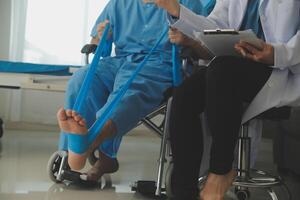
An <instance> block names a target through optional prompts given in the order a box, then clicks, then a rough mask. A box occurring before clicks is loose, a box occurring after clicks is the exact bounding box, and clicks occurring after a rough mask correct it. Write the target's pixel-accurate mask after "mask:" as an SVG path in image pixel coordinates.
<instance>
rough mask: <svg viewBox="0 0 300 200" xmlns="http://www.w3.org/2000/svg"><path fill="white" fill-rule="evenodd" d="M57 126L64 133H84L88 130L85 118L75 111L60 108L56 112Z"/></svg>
mask: <svg viewBox="0 0 300 200" xmlns="http://www.w3.org/2000/svg"><path fill="white" fill-rule="evenodd" d="M57 120H58V124H59V127H60V129H61V130H62V131H64V132H66V133H73V134H86V133H87V132H88V130H87V127H86V123H85V120H84V119H83V118H82V117H81V116H80V115H78V114H77V113H76V112H75V111H71V110H64V109H63V108H60V109H59V110H58V112H57Z"/></svg>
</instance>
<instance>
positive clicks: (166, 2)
mask: <svg viewBox="0 0 300 200" xmlns="http://www.w3.org/2000/svg"><path fill="white" fill-rule="evenodd" d="M154 1H155V3H156V5H157V6H159V7H161V8H163V9H165V10H166V11H168V13H170V15H172V16H174V17H179V13H180V4H179V3H178V1H177V0H154Z"/></svg>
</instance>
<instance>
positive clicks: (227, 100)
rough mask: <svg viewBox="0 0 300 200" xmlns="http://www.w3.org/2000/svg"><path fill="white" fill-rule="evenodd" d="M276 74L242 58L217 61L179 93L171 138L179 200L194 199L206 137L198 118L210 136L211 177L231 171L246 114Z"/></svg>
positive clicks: (174, 98) (173, 112) (180, 87)
mask: <svg viewBox="0 0 300 200" xmlns="http://www.w3.org/2000/svg"><path fill="white" fill-rule="evenodd" d="M271 73H272V68H270V67H268V66H267V65H266V64H262V63H257V62H254V61H251V60H248V59H244V58H238V57H229V56H226V57H218V58H216V59H214V60H213V61H212V62H211V64H210V66H209V67H208V68H206V69H204V70H200V71H198V72H196V73H195V74H193V75H192V76H191V77H190V78H188V79H186V80H185V81H184V82H183V84H182V85H181V86H179V87H178V88H176V89H175V91H174V95H173V103H172V108H171V119H170V134H171V148H172V153H173V161H174V170H173V173H172V178H171V180H172V181H171V186H172V190H173V192H174V194H175V196H176V197H177V198H176V199H185V200H189V199H195V198H196V196H197V194H198V191H197V180H198V176H199V169H200V162H201V158H202V152H203V134H202V128H201V123H200V118H199V114H200V113H202V112H204V111H205V114H206V116H207V121H208V127H209V129H210V131H211V134H212V140H213V142H212V149H211V153H210V154H211V156H210V157H211V160H210V172H212V173H216V174H221V175H222V174H226V173H228V172H229V171H230V170H231V169H232V162H233V159H234V149H235V145H236V142H237V138H238V133H239V129H240V125H241V119H242V114H243V104H244V103H245V102H251V101H252V100H253V99H254V97H255V96H256V94H257V93H258V92H259V91H260V89H261V88H262V87H263V86H264V85H265V83H266V81H267V80H268V78H269V77H270V75H271Z"/></svg>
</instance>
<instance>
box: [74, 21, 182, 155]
mask: <svg viewBox="0 0 300 200" xmlns="http://www.w3.org/2000/svg"><path fill="white" fill-rule="evenodd" d="M167 32H168V28H166V29H165V30H164V31H163V33H162V35H161V37H160V38H159V39H158V40H157V42H156V44H155V45H154V47H153V48H152V49H151V51H150V52H149V53H148V55H147V56H146V57H145V58H144V60H143V61H142V62H141V63H140V64H139V65H138V66H137V67H136V70H135V71H134V72H133V74H132V75H131V77H130V78H129V80H128V81H127V82H126V83H125V84H124V85H123V86H122V87H121V89H120V91H119V92H118V94H117V95H116V97H115V98H114V99H113V101H112V102H111V103H110V104H109V105H108V106H107V107H106V109H105V110H104V111H103V113H102V115H101V116H100V117H99V118H98V119H97V120H96V122H95V123H94V124H93V125H92V127H91V128H90V129H89V131H88V134H85V135H78V134H71V133H70V134H68V147H69V150H71V151H72V152H74V153H77V154H82V153H84V152H86V151H87V150H88V148H89V146H90V145H91V144H92V143H93V142H94V141H95V139H96V137H97V136H98V134H100V131H101V129H102V128H103V126H104V125H105V123H106V121H107V120H108V119H109V117H110V115H111V114H112V112H113V111H114V110H115V109H116V108H117V106H118V104H119V102H120V101H121V99H122V97H123V96H124V95H125V93H126V92H127V90H128V89H129V87H130V85H131V84H132V82H133V80H134V79H135V78H136V76H137V74H138V73H139V72H140V71H141V70H142V68H143V67H144V66H145V64H146V62H147V61H148V60H149V58H150V56H151V55H152V53H153V52H154V51H155V50H156V49H157V47H158V45H159V44H160V43H161V41H162V39H163V38H164V37H165V35H166V34H167ZM107 33H108V28H107V27H106V29H105V31H104V33H103V36H102V39H101V41H100V44H99V46H98V48H97V51H96V55H95V56H94V59H93V61H92V64H91V66H90V69H89V72H88V73H87V75H86V77H85V80H84V82H83V85H82V87H81V89H80V92H79V98H77V99H76V103H75V105H76V107H75V106H74V108H73V109H74V110H75V109H76V110H75V111H76V112H78V113H80V111H81V109H82V105H83V102H80V101H84V100H85V97H86V94H87V91H88V89H89V86H90V82H91V80H92V79H93V74H94V71H95V68H96V66H97V65H98V63H99V60H100V56H98V55H97V54H99V52H98V51H103V50H102V49H103V48H102V45H103V46H104V45H105V40H104V39H105V38H106V36H107ZM103 38H104V39H103ZM100 53H101V52H100ZM177 55H178V54H177V48H176V46H175V45H173V48H172V57H173V58H172V61H173V67H174V69H173V84H174V86H178V85H179V84H180V82H181V79H180V78H179V76H180V69H179V68H180V65H179V60H178V56H177ZM94 65H95V66H94ZM92 70H93V71H92ZM90 71H91V72H90ZM81 95H84V96H81Z"/></svg>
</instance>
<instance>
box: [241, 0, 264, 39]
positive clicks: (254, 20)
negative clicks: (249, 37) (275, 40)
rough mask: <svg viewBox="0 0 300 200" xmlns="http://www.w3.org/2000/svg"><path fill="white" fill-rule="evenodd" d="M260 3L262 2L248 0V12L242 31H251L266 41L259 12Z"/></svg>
mask: <svg viewBox="0 0 300 200" xmlns="http://www.w3.org/2000/svg"><path fill="white" fill-rule="evenodd" d="M259 3H260V0H248V6H247V10H246V13H245V16H244V19H243V22H242V25H241V28H240V30H247V29H251V30H252V31H253V32H254V33H255V34H256V36H257V37H259V38H260V39H262V40H265V37H264V32H263V29H262V25H261V21H260V16H259V10H258V8H259Z"/></svg>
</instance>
